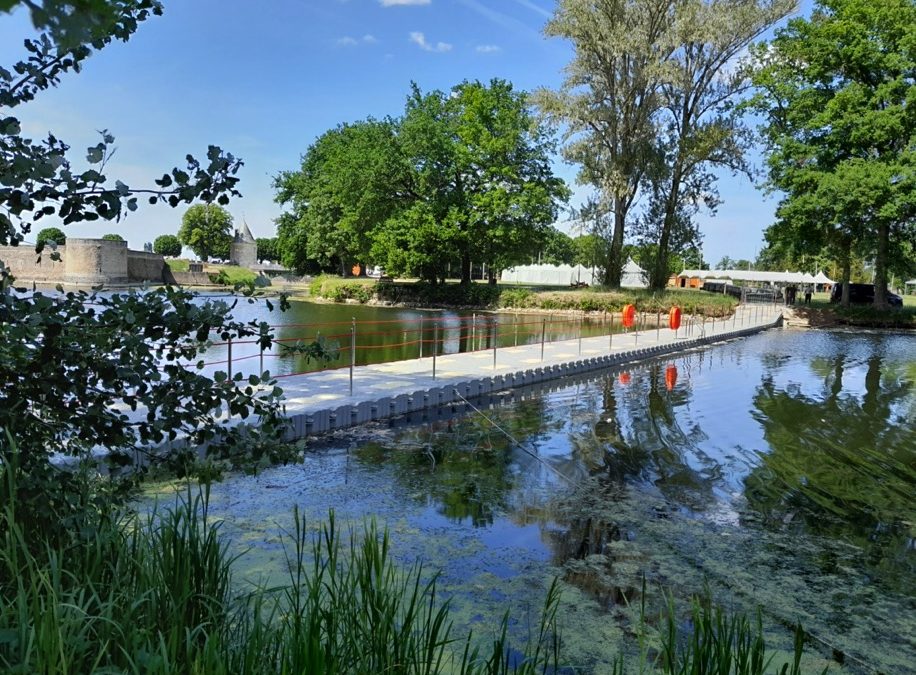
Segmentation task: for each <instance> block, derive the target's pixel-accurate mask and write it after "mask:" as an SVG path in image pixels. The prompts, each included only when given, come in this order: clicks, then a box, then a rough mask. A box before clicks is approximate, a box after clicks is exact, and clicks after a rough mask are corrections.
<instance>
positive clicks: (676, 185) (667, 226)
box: [650, 163, 681, 291]
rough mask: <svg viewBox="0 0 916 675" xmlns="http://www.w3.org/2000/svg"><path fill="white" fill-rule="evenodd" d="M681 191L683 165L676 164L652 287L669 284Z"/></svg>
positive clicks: (666, 204)
mask: <svg viewBox="0 0 916 675" xmlns="http://www.w3.org/2000/svg"><path fill="white" fill-rule="evenodd" d="M680 191H681V165H680V163H678V164H676V165H675V167H674V171H673V172H672V174H671V187H670V190H669V192H668V199H667V201H666V202H665V219H664V221H662V233H661V236H659V238H658V253H657V254H656V256H655V268H654V270H653V272H652V278H651V280H650V281H651V284H650V285H651V287H652V289H653V290H657V291H663V290H665V286H667V285H668V245H669V244H670V242H671V231H672V230H673V229H674V222H675V220H676V219H677V205H678V197H679V194H680Z"/></svg>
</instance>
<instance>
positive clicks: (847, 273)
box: [840, 244, 852, 307]
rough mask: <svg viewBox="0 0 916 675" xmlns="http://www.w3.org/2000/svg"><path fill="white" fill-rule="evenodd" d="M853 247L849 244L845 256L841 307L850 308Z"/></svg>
mask: <svg viewBox="0 0 916 675" xmlns="http://www.w3.org/2000/svg"><path fill="white" fill-rule="evenodd" d="M850 247H851V245H849V244H847V246H846V251H845V252H844V254H843V291H842V292H841V294H840V306H842V307H849V279H850V277H852V253H851V252H850V250H849V249H850Z"/></svg>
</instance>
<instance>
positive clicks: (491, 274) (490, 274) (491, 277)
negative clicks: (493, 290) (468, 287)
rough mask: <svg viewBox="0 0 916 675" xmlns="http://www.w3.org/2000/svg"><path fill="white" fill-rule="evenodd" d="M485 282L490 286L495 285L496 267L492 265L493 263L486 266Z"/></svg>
mask: <svg viewBox="0 0 916 675" xmlns="http://www.w3.org/2000/svg"><path fill="white" fill-rule="evenodd" d="M487 283H488V284H490V285H491V286H495V285H496V269H495V268H494V267H493V265H490V266H489V267H488V268H487Z"/></svg>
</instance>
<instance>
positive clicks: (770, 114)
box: [751, 0, 916, 307]
mask: <svg viewBox="0 0 916 675" xmlns="http://www.w3.org/2000/svg"><path fill="white" fill-rule="evenodd" d="M914 26H916V5H914V3H913V2H912V1H911V0H875V1H874V2H872V1H869V0H824V1H823V2H820V3H818V5H817V6H816V7H815V9H814V11H813V12H812V14H811V16H810V18H808V19H804V18H799V19H795V20H793V21H791V22H790V23H789V25H788V26H787V27H786V28H784V29H782V30H780V31H778V32H777V35H776V37H775V38H774V39H773V40H772V41H771V42H770V43H769V44H765V45H760V46H758V47H757V49H756V50H755V65H756V69H755V74H754V83H755V85H756V86H757V87H758V94H757V96H756V97H755V98H754V99H753V101H752V105H751V107H752V109H753V110H754V111H755V112H757V113H758V114H761V115H763V116H764V118H765V123H764V126H763V129H762V130H763V136H764V138H765V140H766V143H767V163H768V168H769V174H768V181H767V183H768V186H769V187H770V188H771V189H778V190H780V191H782V192H783V193H784V194H785V197H784V198H783V199H782V200H781V202H780V204H779V207H778V209H777V222H776V223H774V225H773V226H772V227H771V228H770V229H769V230H768V232H767V240H768V242H770V243H771V244H776V243H779V244H780V245H781V246H782V248H783V249H784V250H787V251H790V252H793V251H794V252H798V251H801V252H805V253H809V254H811V253H817V252H819V251H821V250H826V251H828V252H829V254H830V256H831V257H832V258H833V259H834V260H836V261H837V262H838V263H839V264H840V265H841V266H842V269H843V272H842V278H843V281H849V279H850V276H851V266H852V263H853V260H854V259H855V258H856V257H857V256H862V255H865V256H868V257H872V258H873V259H874V261H875V305H876V306H877V307H885V306H886V298H885V291H886V289H887V280H888V276H889V273H890V272H891V271H893V270H895V269H896V270H900V271H901V272H904V273H905V272H907V271H910V270H911V269H912V265H913V264H914V263H913V261H912V260H911V259H908V256H906V255H905V254H904V253H903V252H904V251H906V250H907V249H906V246H905V243H906V242H910V241H912V240H913V238H914V237H916V199H914V195H916V172H914V171H913V166H914V162H916V111H914V109H913V105H912V101H913V99H914V96H916V82H914V79H913V72H914V70H916V53H914V51H913V46H912V45H913V41H914V39H916V29H914ZM847 289H848V285H845V284H844V291H846V290H847ZM843 302H844V304H845V303H848V295H847V293H846V292H844V297H843Z"/></svg>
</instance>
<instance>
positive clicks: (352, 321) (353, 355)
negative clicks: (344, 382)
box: [350, 317, 423, 396]
mask: <svg viewBox="0 0 916 675" xmlns="http://www.w3.org/2000/svg"><path fill="white" fill-rule="evenodd" d="M420 344H423V343H422V342H421V343H420ZM355 367H356V317H352V318H351V319H350V396H353V369H354V368H355Z"/></svg>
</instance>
